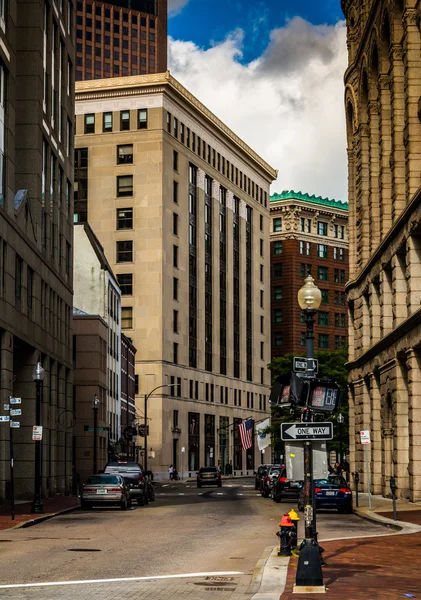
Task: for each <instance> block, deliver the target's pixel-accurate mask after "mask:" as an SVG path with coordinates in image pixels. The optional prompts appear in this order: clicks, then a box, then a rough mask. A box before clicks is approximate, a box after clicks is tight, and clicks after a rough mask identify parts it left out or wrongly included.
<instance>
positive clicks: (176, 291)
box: [172, 277, 178, 300]
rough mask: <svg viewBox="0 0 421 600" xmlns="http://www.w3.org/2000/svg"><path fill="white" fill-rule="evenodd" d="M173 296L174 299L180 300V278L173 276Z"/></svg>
mask: <svg viewBox="0 0 421 600" xmlns="http://www.w3.org/2000/svg"><path fill="white" fill-rule="evenodd" d="M172 298H173V300H178V279H177V277H173V280H172Z"/></svg>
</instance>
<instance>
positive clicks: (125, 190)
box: [117, 175, 133, 198]
mask: <svg viewBox="0 0 421 600" xmlns="http://www.w3.org/2000/svg"><path fill="white" fill-rule="evenodd" d="M117 196H118V197H119V198H121V197H123V196H133V175H121V176H118V177H117Z"/></svg>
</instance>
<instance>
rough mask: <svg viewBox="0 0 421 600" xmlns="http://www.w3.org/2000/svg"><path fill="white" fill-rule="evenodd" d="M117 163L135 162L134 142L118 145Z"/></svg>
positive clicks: (128, 163)
mask: <svg viewBox="0 0 421 600" xmlns="http://www.w3.org/2000/svg"><path fill="white" fill-rule="evenodd" d="M117 164H118V165H131V164H133V144H124V145H121V146H117Z"/></svg>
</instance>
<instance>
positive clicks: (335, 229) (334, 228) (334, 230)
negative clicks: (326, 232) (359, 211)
mask: <svg viewBox="0 0 421 600" xmlns="http://www.w3.org/2000/svg"><path fill="white" fill-rule="evenodd" d="M333 236H334V237H335V238H338V237H339V225H336V224H335V225H334V226H333Z"/></svg>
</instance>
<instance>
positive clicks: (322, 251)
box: [317, 244, 327, 258]
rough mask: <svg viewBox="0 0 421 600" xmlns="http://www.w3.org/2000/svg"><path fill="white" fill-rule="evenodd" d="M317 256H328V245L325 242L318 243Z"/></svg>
mask: <svg viewBox="0 0 421 600" xmlns="http://www.w3.org/2000/svg"><path fill="white" fill-rule="evenodd" d="M317 256H318V257H319V258H327V246H326V245H325V244H317Z"/></svg>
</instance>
